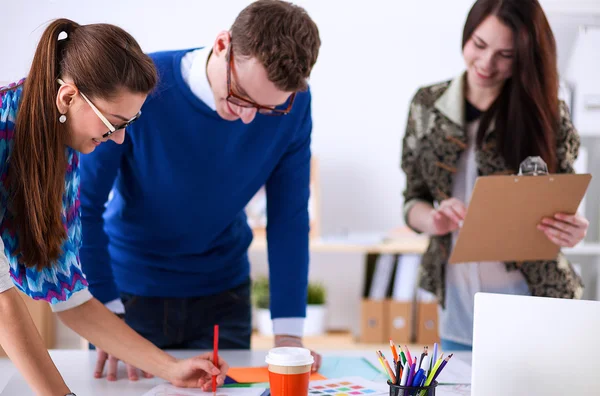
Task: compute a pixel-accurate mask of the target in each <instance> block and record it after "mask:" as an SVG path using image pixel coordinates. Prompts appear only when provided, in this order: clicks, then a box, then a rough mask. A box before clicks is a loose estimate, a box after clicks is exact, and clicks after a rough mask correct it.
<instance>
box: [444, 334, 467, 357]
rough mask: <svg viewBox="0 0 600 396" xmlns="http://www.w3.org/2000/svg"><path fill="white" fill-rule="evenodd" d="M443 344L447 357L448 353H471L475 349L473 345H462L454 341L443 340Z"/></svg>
mask: <svg viewBox="0 0 600 396" xmlns="http://www.w3.org/2000/svg"><path fill="white" fill-rule="evenodd" d="M440 341H441V344H442V351H444V354H446V355H447V353H446V351H448V352H463V351H464V352H471V351H472V350H473V347H472V346H471V345H467V344H460V343H458V342H454V341H450V340H445V339H443V338H442V339H441V340H440Z"/></svg>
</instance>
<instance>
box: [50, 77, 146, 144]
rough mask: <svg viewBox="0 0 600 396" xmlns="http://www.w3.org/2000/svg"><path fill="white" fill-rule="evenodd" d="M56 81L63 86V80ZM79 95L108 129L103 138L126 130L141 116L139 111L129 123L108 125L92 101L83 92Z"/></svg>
mask: <svg viewBox="0 0 600 396" xmlns="http://www.w3.org/2000/svg"><path fill="white" fill-rule="evenodd" d="M57 81H58V83H59V84H60V85H65V82H64V81H63V80H61V79H60V78H59V79H57ZM79 94H81V97H82V98H83V99H84V100H85V101H86V102H87V103H88V104H89V105H90V107H91V108H92V110H93V111H94V113H96V115H97V116H98V118H100V121H102V122H103V123H104V125H106V127H107V128H108V132H106V133H105V134H104V135H102V137H103V138H107V137H109V136H110V135H112V134H113V133H115V132H117V131H120V130H121V129H125V128H127V127H128V126H129V125H131V124H132V123H133V122H134V121H135V120H137V119H138V118H140V116H141V115H142V112H141V111H139V112H138V113H137V114H136V115H135V116H133V118H131V119H130V120H129V121H126V122H124V123H123V124H121V125H113V124H111V123H110V121H108V119H106V117H105V116H104V114H102V113H101V112H100V110H98V108H97V107H96V106H94V104H93V103H92V101H91V100H89V99H88V97H87V96H85V95H84V94H83V92H81V91H79Z"/></svg>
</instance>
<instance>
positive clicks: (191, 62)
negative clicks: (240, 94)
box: [181, 47, 217, 111]
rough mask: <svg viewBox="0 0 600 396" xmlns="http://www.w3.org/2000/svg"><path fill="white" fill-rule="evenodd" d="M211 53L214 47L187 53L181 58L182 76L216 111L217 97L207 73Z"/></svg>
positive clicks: (196, 93) (193, 90)
mask: <svg viewBox="0 0 600 396" xmlns="http://www.w3.org/2000/svg"><path fill="white" fill-rule="evenodd" d="M211 53H212V47H204V48H201V49H198V50H194V51H190V52H188V53H187V54H185V55H184V56H183V58H182V59H181V76H182V77H183V81H185V83H186V84H187V85H189V86H190V89H191V90H192V92H193V93H194V95H196V96H197V97H198V99H200V100H201V101H203V102H204V103H205V104H206V105H207V106H208V107H210V108H211V109H212V110H213V111H216V110H217V108H216V106H215V97H214V95H213V91H212V89H211V88H210V82H209V81H208V74H206V65H207V64H208V57H209V56H210V54H211Z"/></svg>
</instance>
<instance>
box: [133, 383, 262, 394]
mask: <svg viewBox="0 0 600 396" xmlns="http://www.w3.org/2000/svg"><path fill="white" fill-rule="evenodd" d="M265 390H266V389H264V388H218V389H217V396H261V395H262V394H263V393H264V392H265ZM208 394H209V393H207V392H204V391H203V390H201V389H182V388H177V387H175V386H173V385H171V384H161V385H158V386H155V387H154V388H152V389H151V390H150V391H148V392H146V393H144V395H143V396H207V395H208ZM210 394H211V395H212V392H210Z"/></svg>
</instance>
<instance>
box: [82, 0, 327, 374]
mask: <svg viewBox="0 0 600 396" xmlns="http://www.w3.org/2000/svg"><path fill="white" fill-rule="evenodd" d="M319 47H320V39H319V32H318V29H317V26H316V24H315V23H314V22H313V21H312V20H311V19H310V17H309V16H308V14H307V13H306V12H305V11H304V10H303V9H302V8H300V7H298V6H295V5H292V4H289V3H286V2H283V1H275V0H260V1H257V2H255V3H253V4H251V5H249V6H248V7H247V8H245V9H244V10H243V11H242V12H241V13H240V14H239V15H238V17H237V19H236V20H235V22H234V24H233V26H232V28H231V30H230V31H224V32H221V33H220V34H219V35H218V36H217V38H216V40H215V42H214V44H213V46H212V47H204V48H200V49H190V50H181V51H170V52H159V53H154V54H151V57H152V58H153V60H154V62H155V64H156V66H157V69H158V71H159V85H158V87H157V89H156V91H155V92H154V93H153V94H152V95H151V96H150V97H149V98H148V100H147V101H146V103H145V104H144V106H143V107H142V116H141V117H140V119H139V121H136V122H135V123H134V124H132V125H131V126H129V127H127V134H126V139H125V142H124V144H122V145H120V146H118V147H117V146H115V145H112V144H110V143H107V144H105V145H101V146H99V147H98V148H97V149H96V150H95V152H94V153H93V154H91V155H87V156H83V157H82V158H81V179H82V180H83V181H84V182H83V183H82V189H81V205H82V208H81V209H82V223H83V246H82V248H81V251H80V255H81V261H82V265H83V269H84V271H85V273H86V275H87V279H88V281H89V283H90V290H91V292H92V294H93V295H94V296H95V297H96V298H98V299H99V300H100V301H102V302H103V303H105V304H106V305H107V306H108V307H109V308H110V309H112V310H113V311H114V312H115V313H117V314H124V318H125V320H126V322H127V323H128V324H129V325H130V326H131V327H132V328H133V329H135V330H136V331H137V332H139V333H140V334H141V335H143V336H144V337H146V338H147V339H148V340H150V341H152V342H153V343H154V344H156V345H157V346H159V347H161V348H164V349H181V348H189V349H211V348H212V337H213V335H212V333H213V325H214V324H219V326H220V329H219V330H220V340H219V346H220V348H223V349H227V348H235V349H244V348H245V349H247V348H249V347H250V333H251V306H250V264H249V261H248V252H247V250H248V246H249V245H250V242H251V240H252V231H251V229H250V228H249V226H248V223H247V219H246V215H245V213H244V208H245V206H246V205H247V203H248V202H249V201H250V199H251V198H252V197H253V196H254V194H255V193H256V192H257V191H258V190H259V189H260V188H261V186H263V185H264V186H266V193H267V202H268V205H267V218H268V226H267V238H268V257H269V277H270V285H271V316H272V318H273V330H274V333H275V345H276V346H301V345H302V335H303V334H302V333H303V324H304V316H305V310H306V297H307V296H306V294H307V284H308V260H309V254H308V233H309V219H308V199H309V176H310V158H311V151H310V141H311V129H312V120H311V97H310V92H309V91H308V86H307V79H308V77H309V75H310V72H311V70H312V67H313V66H314V64H315V62H316V60H317V56H318V52H319ZM114 122H115V124H116V123H117V122H118V120H116V119H115V120H114ZM111 191H112V194H110V195H111V198H110V200H109V199H108V198H109V193H110V192H111ZM107 201H108V203H107ZM313 354H314V355H315V358H316V359H315V363H316V364H315V366H314V367H313V369H317V368H318V366H319V364H320V356H319V355H318V354H316V353H314V352H313ZM106 360H107V356H106V354H105V353H103V352H102V351H99V354H98V365H97V368H96V376H97V377H99V376H101V375H102V372H103V369H104V365H105V361H106ZM108 366H109V367H108V379H109V380H115V379H116V366H117V362H116V360H114V359H112V358H111V359H109V365H108ZM136 371H137V370H136V369H135V368H133V367H129V368H128V374H129V378H130V379H137V373H136Z"/></svg>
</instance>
